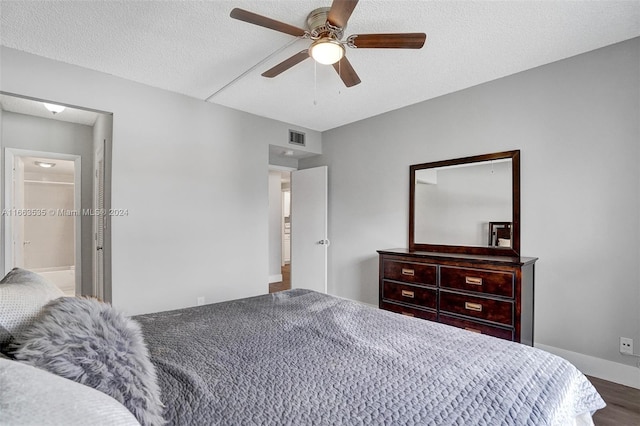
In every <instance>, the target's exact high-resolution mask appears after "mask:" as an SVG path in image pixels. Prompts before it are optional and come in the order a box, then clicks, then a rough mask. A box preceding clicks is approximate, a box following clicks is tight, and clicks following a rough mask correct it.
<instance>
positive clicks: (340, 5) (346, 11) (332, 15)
mask: <svg viewBox="0 0 640 426" xmlns="http://www.w3.org/2000/svg"><path fill="white" fill-rule="evenodd" d="M357 4H358V0H333V3H331V9H329V15H328V16H327V21H329V22H330V23H331V25H333V26H336V27H340V28H344V27H346V26H347V21H348V20H349V17H350V16H351V13H352V12H353V9H355V7H356V5H357Z"/></svg>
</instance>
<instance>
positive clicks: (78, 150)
mask: <svg viewBox="0 0 640 426" xmlns="http://www.w3.org/2000/svg"><path fill="white" fill-rule="evenodd" d="M2 59H3V62H4V58H2ZM4 65H5V64H4V63H3V64H2V66H4ZM2 69H4V68H2ZM4 80H5V76H4V75H3V76H2V80H1V81H0V83H4ZM0 89H1V87H0ZM92 132H93V130H92V128H91V126H85V125H82V124H75V123H67V122H64V121H58V120H50V119H48V118H41V117H35V116H31V115H24V114H16V113H13V112H10V111H3V114H2V140H1V141H0V142H1V144H0V149H2V151H3V153H2V154H3V155H4V148H18V149H25V150H33V151H44V152H56V153H61V154H74V155H79V156H80V157H81V160H80V162H81V165H80V169H81V174H82V175H81V180H82V185H81V195H80V197H81V202H82V204H81V205H82V208H83V209H90V208H91V199H92V198H93V179H92V175H93V154H92V153H93V148H92ZM1 168H2V180H3V182H4V161H3V163H2V166H1ZM2 192H3V193H4V184H3V185H2ZM2 204H4V194H3V196H2ZM2 226H4V223H3V224H2ZM81 227H82V240H81V246H82V247H81V257H82V265H81V270H82V289H83V290H82V291H83V294H91V293H90V292H91V283H92V276H91V270H92V267H93V258H92V251H91V249H90V247H91V242H92V236H93V232H92V229H93V228H92V221H91V217H89V216H83V217H82V218H81ZM2 263H4V262H2ZM2 266H4V265H2ZM76 268H78V265H76Z"/></svg>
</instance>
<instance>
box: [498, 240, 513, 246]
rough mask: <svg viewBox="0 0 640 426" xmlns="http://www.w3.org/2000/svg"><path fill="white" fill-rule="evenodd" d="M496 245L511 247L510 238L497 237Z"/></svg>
mask: <svg viewBox="0 0 640 426" xmlns="http://www.w3.org/2000/svg"><path fill="white" fill-rule="evenodd" d="M498 247H511V240H510V239H508V238H498Z"/></svg>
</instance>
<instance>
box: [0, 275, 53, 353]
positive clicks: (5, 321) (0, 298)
mask: <svg viewBox="0 0 640 426" xmlns="http://www.w3.org/2000/svg"><path fill="white" fill-rule="evenodd" d="M63 296H64V293H63V292H62V290H60V289H59V288H58V287H56V286H55V284H52V283H50V282H49V281H47V280H45V279H44V278H43V277H41V276H40V275H38V274H36V273H34V272H31V271H27V270H26V269H20V268H13V269H12V270H11V271H10V272H9V273H8V274H7V275H6V276H5V277H4V278H3V279H2V281H0V352H5V351H6V350H7V346H8V345H9V343H11V342H12V341H13V339H14V338H15V337H16V336H18V335H20V333H22V332H24V331H25V330H26V329H27V328H28V327H29V325H30V324H31V322H33V320H34V319H35V317H36V316H37V315H38V313H39V312H40V310H41V309H42V307H43V306H44V305H46V304H47V303H49V302H50V301H51V300H53V299H57V298H58V297H63Z"/></svg>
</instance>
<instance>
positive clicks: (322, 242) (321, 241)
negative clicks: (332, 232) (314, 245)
mask: <svg viewBox="0 0 640 426" xmlns="http://www.w3.org/2000/svg"><path fill="white" fill-rule="evenodd" d="M318 244H321V245H327V246H328V245H329V240H320V241H318Z"/></svg>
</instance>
